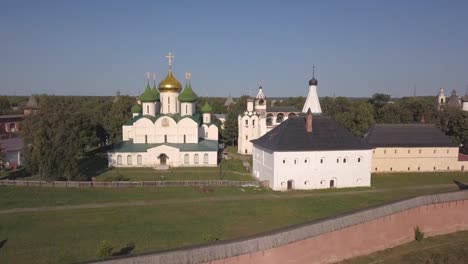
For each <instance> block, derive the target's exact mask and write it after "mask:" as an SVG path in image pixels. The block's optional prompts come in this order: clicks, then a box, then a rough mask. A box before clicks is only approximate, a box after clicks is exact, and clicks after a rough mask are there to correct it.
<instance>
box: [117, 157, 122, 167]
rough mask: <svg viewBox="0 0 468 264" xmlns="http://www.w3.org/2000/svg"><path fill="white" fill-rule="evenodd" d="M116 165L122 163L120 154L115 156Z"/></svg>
mask: <svg viewBox="0 0 468 264" xmlns="http://www.w3.org/2000/svg"><path fill="white" fill-rule="evenodd" d="M117 165H122V156H121V155H118V156H117Z"/></svg>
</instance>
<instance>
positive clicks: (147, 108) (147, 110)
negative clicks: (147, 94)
mask: <svg viewBox="0 0 468 264" xmlns="http://www.w3.org/2000/svg"><path fill="white" fill-rule="evenodd" d="M146 114H149V105H147V106H146Z"/></svg>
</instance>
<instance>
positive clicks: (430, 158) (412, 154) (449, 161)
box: [372, 147, 468, 172]
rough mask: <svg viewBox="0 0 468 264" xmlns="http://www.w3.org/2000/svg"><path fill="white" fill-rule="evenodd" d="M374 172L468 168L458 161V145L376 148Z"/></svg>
mask: <svg viewBox="0 0 468 264" xmlns="http://www.w3.org/2000/svg"><path fill="white" fill-rule="evenodd" d="M372 153H373V154H372V172H429V171H461V170H462V166H465V167H464V168H463V170H464V171H466V170H468V167H467V166H466V165H467V164H465V162H459V161H458V148H457V147H442V148H440V147H432V148H391V147H390V148H376V149H374V150H373V151H372Z"/></svg>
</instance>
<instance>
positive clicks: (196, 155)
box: [193, 154, 198, 164]
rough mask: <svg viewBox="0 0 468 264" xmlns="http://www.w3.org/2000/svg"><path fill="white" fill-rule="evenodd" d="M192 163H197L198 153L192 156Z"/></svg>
mask: <svg viewBox="0 0 468 264" xmlns="http://www.w3.org/2000/svg"><path fill="white" fill-rule="evenodd" d="M193 163H195V164H198V154H195V156H193Z"/></svg>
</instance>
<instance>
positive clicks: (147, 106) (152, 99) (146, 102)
mask: <svg viewBox="0 0 468 264" xmlns="http://www.w3.org/2000/svg"><path fill="white" fill-rule="evenodd" d="M139 99H140V101H141V107H142V110H143V115H149V116H156V104H155V103H156V100H157V97H156V95H155V94H154V93H153V92H152V91H151V88H150V84H149V75H148V83H147V84H146V89H145V91H144V92H143V93H142V94H141V95H140V98H139Z"/></svg>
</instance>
